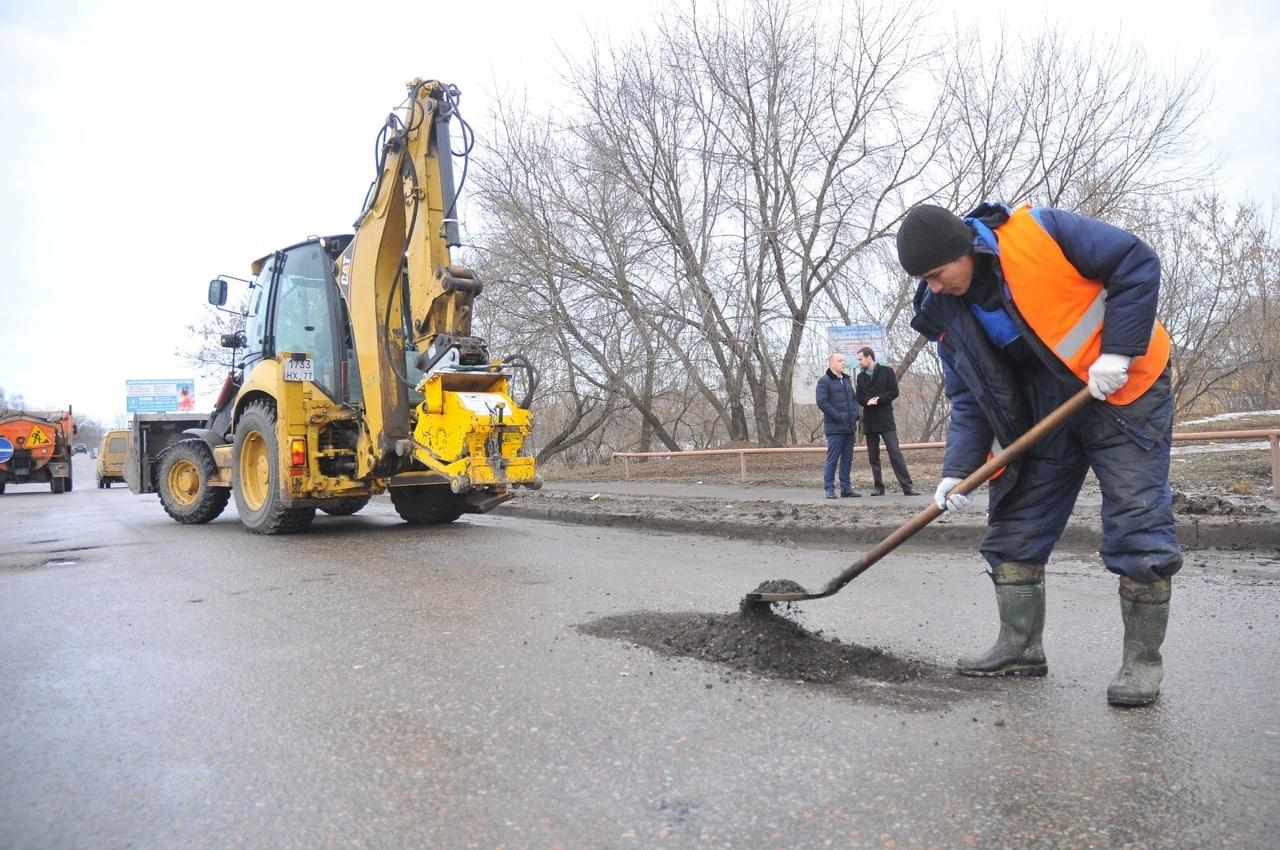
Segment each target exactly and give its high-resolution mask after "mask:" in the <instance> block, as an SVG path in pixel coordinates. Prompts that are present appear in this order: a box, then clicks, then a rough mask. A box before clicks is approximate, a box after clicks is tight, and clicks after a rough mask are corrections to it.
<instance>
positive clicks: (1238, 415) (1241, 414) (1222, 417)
mask: <svg viewBox="0 0 1280 850" xmlns="http://www.w3.org/2000/svg"><path fill="white" fill-rule="evenodd" d="M1246 416H1280V410H1240V411H1237V412H1235V413H1219V414H1218V415H1217V416H1206V417H1205V418H1204V419H1192V420H1191V421H1190V422H1179V423H1178V427H1179V428H1181V427H1183V426H1184V425H1208V424H1209V423H1210V422H1226V421H1227V420H1230V419H1244V418H1245V417H1246Z"/></svg>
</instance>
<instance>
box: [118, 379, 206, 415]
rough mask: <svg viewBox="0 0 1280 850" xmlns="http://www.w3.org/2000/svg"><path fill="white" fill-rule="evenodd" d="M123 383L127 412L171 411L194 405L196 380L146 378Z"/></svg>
mask: <svg viewBox="0 0 1280 850" xmlns="http://www.w3.org/2000/svg"><path fill="white" fill-rule="evenodd" d="M124 384H125V410H126V411H127V412H129V413H172V412H174V411H187V410H194V409H195V406H196V382H195V381H194V380H192V379H190V378H148V379H145V380H136V381H134V380H129V381H125V382H124Z"/></svg>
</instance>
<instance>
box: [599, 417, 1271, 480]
mask: <svg viewBox="0 0 1280 850" xmlns="http://www.w3.org/2000/svg"><path fill="white" fill-rule="evenodd" d="M1218 440H1250V441H1252V440H1258V441H1261V440H1267V441H1269V442H1270V443H1271V495H1273V496H1278V497H1280V428H1259V429H1255V430H1252V431H1177V432H1174V435H1173V441H1174V442H1175V443H1212V442H1215V441H1218ZM946 445H947V444H946V443H902V444H901V448H902V450H903V451H908V450H917V449H943V448H946ZM866 450H867V447H866V446H865V445H859V446H855V447H854V451H855V452H865V451H866ZM826 453H827V449H826V447H825V446H786V447H783V448H773V449H761V448H741V449H691V450H689V451H668V452H614V453H613V457H615V458H622V470H623V475H624V476H625V477H626V480H628V481H630V480H631V461H632V460H633V459H634V458H642V457H644V458H647V457H669V458H686V457H710V456H725V455H737V456H738V469H739V479H740V480H742V481H746V480H747V455H767V454H822V455H825V454H826Z"/></svg>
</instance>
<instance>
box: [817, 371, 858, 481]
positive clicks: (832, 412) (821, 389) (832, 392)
mask: <svg viewBox="0 0 1280 850" xmlns="http://www.w3.org/2000/svg"><path fill="white" fill-rule="evenodd" d="M844 369H845V359H844V355H843V354H832V355H831V356H830V357H828V358H827V371H826V373H825V374H824V375H823V376H822V377H820V378H818V391H817V396H818V407H819V408H821V409H822V429H823V431H825V432H826V435H827V463H826V466H825V467H823V470H822V486H823V487H824V488H826V491H827V498H828V499H834V498H835V497H836V482H835V475H836V465H837V463H838V464H839V467H840V495H841V496H861V495H862V494H861V493H859V492H858V491H857V490H855V489H853V484H852V483H851V482H850V480H849V472H850V471H851V470H852V468H853V441H854V438H855V436H856V430H857V425H858V396H857V394H856V393H855V392H854V389H853V381H851V380H849V376H848V375H846V374H845V371H844Z"/></svg>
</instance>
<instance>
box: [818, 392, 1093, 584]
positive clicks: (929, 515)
mask: <svg viewBox="0 0 1280 850" xmlns="http://www.w3.org/2000/svg"><path fill="white" fill-rule="evenodd" d="M1092 398H1093V396H1091V395H1090V394H1089V388H1088V387H1085V388H1084V389H1082V390H1080V391H1079V392H1078V393H1076V394H1075V395H1073V396H1072V397H1071V398H1069V399H1067V400H1066V401H1065V402H1063V404H1062V405H1061V406H1060V407H1058V408H1057V409H1056V410H1054V411H1053V412H1052V413H1050V414H1049V415H1048V416H1046V417H1045V418H1044V419H1041V420H1040V421H1039V422H1037V423H1036V424H1035V425H1032V426H1031V427H1030V428H1028V429H1027V431H1026V433H1024V434H1023V435H1022V436H1021V437H1019V438H1018V439H1016V440H1014V441H1013V442H1012V443H1010V444H1009V445H1008V446H1006V447H1005V448H1004V450H1003V451H1001V452H1000V453H999V454H998V455H996V456H995V457H993V458H991V459H990V460H988V461H987V462H986V463H984V464H983V465H982V466H980V467H978V468H977V470H975V471H974V472H972V473H970V475H969V477H968V478H966V479H964V480H963V481H961V482H960V483H959V484H957V485H956V486H955V487H954V488H952V490H951V493H958V494H960V495H965V494H967V493H971V492H973V491H974V490H976V489H978V488H979V487H981V486H982V485H983V484H985V483H987V481H988V480H989V479H990V478H991V476H993V475H995V474H996V473H997V472H999V471H1000V470H1002V469H1004V468H1005V467H1006V466H1008V465H1009V464H1011V463H1013V461H1014V460H1016V459H1017V458H1019V457H1021V456H1022V454H1023V452H1025V451H1026V450H1027V449H1029V448H1031V447H1032V446H1034V445H1035V444H1036V443H1038V442H1040V440H1042V439H1044V437H1045V436H1046V435H1047V434H1049V433H1050V432H1052V431H1055V430H1057V429H1058V428H1059V427H1060V426H1061V425H1062V424H1063V423H1065V422H1066V421H1067V420H1068V419H1070V418H1071V417H1072V416H1074V415H1075V414H1076V413H1079V412H1080V411H1081V410H1083V409H1084V408H1085V406H1086V405H1088V404H1089V402H1090V400H1091V399H1092ZM941 515H942V509H941V508H939V507H938V505H937V503H936V502H934V501H933V500H932V499H930V501H929V507H927V508H925V509H924V510H922V511H921V512H920V513H918V514H916V515H915V516H914V517H912V518H911V519H909V520H907V521H906V522H905V523H904V524H903V525H902V527H900V528H899V529H898V530H897V531H895V532H893V533H892V534H890V535H889V536H888V537H886V538H885V539H884V540H881V541H880V542H879V543H878V544H876V546H875V548H874V549H872V550H871V551H870V552H868V553H866V554H865V555H863V556H862V557H861V558H859V559H858V560H857V561H856V562H855V563H854V564H853V565H852V566H850V567H849V568H848V569H847V570H845V571H844V572H842V573H841V574H840V575H838V576H836V577H835V578H833V579H832V580H831V581H829V582H827V586H826V587H825V588H824V590H823V596H830V595H831V594H833V593H835V592H836V591H838V590H840V588H842V587H844V586H845V585H846V584H848V583H849V582H851V581H853V580H854V579H855V578H857V577H858V576H859V575H861V574H862V573H863V572H864V571H866V570H867V569H868V568H869V567H870V566H871V565H872V564H874V563H875V562H876V561H879V560H880V559H881V558H883V557H884V556H885V555H888V554H889V553H890V552H892V551H893V550H894V549H897V548H898V547H899V546H901V545H902V544H903V543H905V542H907V541H908V540H910V539H911V538H912V537H913V536H914V535H915V533H916V532H917V531H919V530H920V529H922V528H924V527H925V526H926V525H928V524H929V523H931V522H933V521H934V520H935V519H937V518H938V517H940V516H941Z"/></svg>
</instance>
